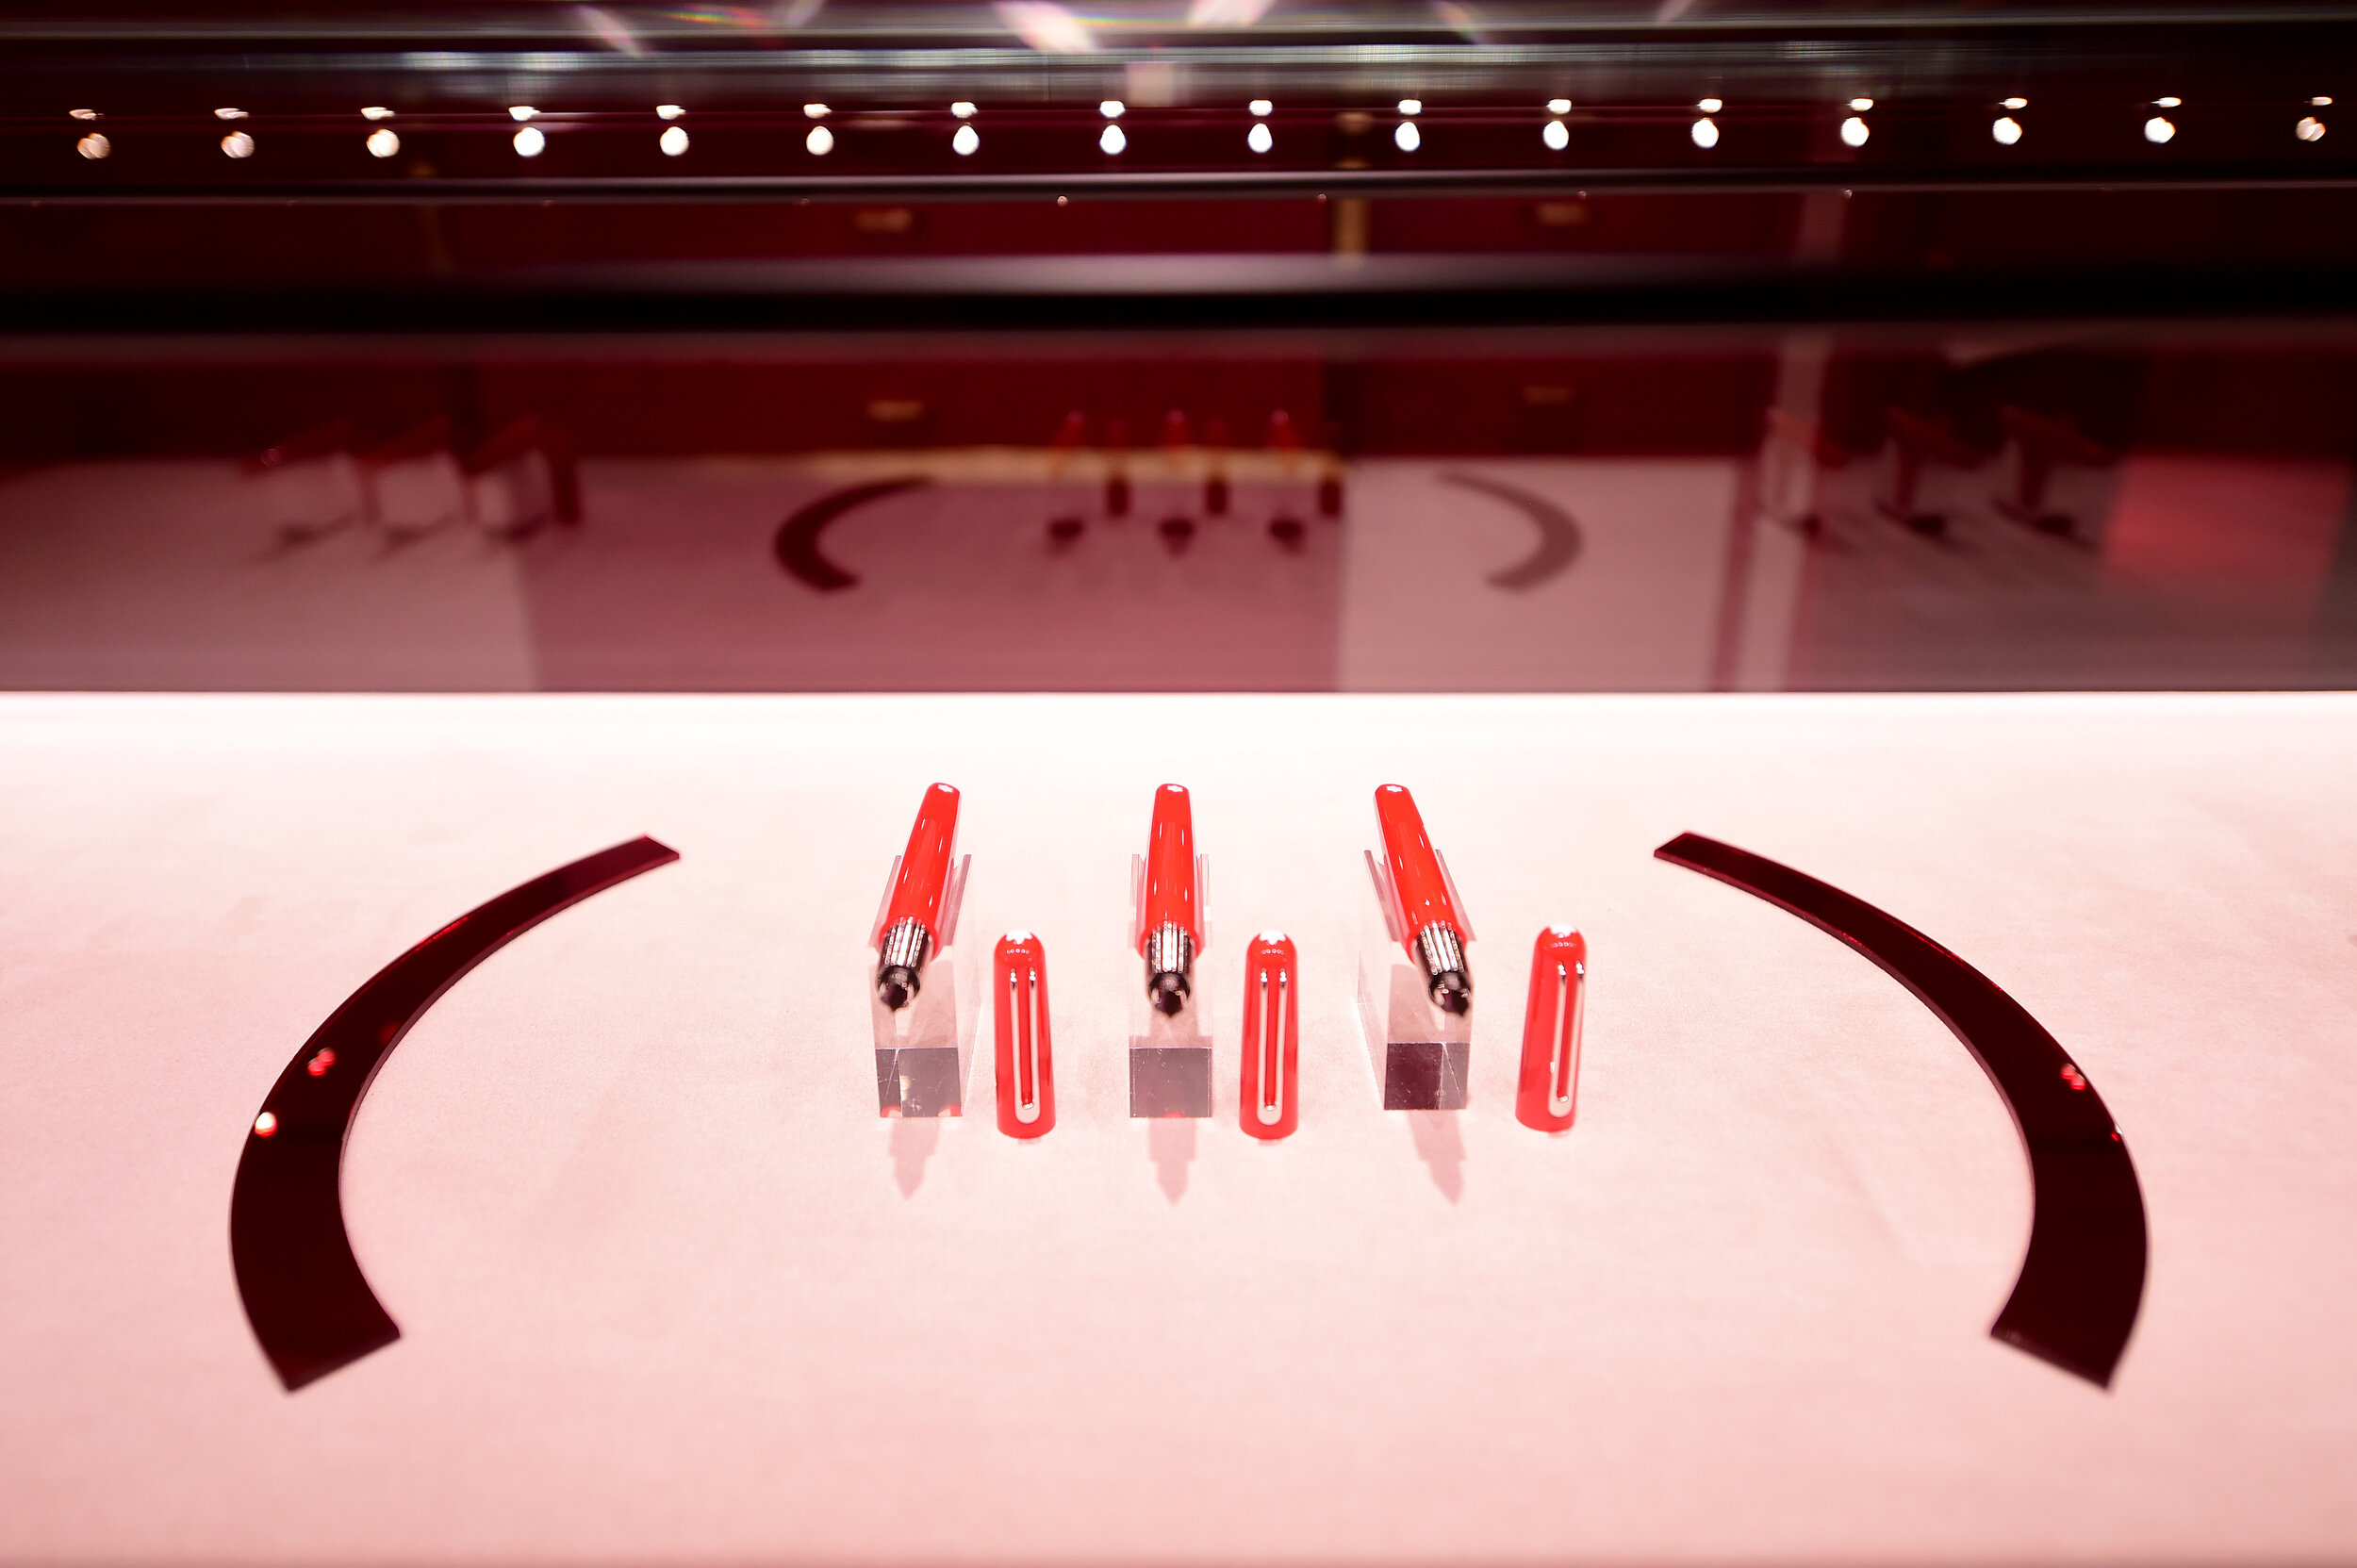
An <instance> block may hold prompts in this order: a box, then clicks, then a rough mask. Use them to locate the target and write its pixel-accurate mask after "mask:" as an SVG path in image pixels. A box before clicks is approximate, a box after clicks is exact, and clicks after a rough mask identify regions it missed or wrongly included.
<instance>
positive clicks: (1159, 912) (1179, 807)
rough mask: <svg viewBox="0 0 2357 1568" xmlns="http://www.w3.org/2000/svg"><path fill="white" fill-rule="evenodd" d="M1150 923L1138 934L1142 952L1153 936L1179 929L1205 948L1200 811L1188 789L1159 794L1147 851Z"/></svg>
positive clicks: (1145, 909) (1179, 786)
mask: <svg viewBox="0 0 2357 1568" xmlns="http://www.w3.org/2000/svg"><path fill="white" fill-rule="evenodd" d="M1143 914H1144V915H1145V922H1144V925H1143V926H1142V928H1141V929H1140V931H1139V932H1138V951H1140V952H1141V953H1142V952H1144V951H1145V950H1146V934H1147V933H1149V932H1154V931H1159V930H1161V929H1162V927H1163V926H1165V925H1175V926H1178V927H1179V928H1181V929H1182V930H1184V931H1185V932H1186V933H1187V934H1188V935H1189V936H1190V937H1192V938H1193V939H1194V941H1195V947H1196V948H1197V949H1200V948H1201V947H1202V946H1203V924H1202V911H1201V909H1200V907H1199V906H1198V901H1197V899H1196V893H1195V808H1194V805H1193V803H1192V802H1191V801H1189V799H1188V797H1187V791H1186V786H1185V785H1183V784H1164V785H1162V787H1161V788H1160V789H1158V790H1156V791H1155V792H1154V825H1153V828H1152V829H1151V831H1150V832H1149V834H1148V835H1147V839H1146V902H1145V905H1144V907H1143Z"/></svg>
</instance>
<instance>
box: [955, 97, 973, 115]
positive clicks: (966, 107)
mask: <svg viewBox="0 0 2357 1568" xmlns="http://www.w3.org/2000/svg"><path fill="white" fill-rule="evenodd" d="M949 112H950V113H951V114H954V115H956V116H957V117H958V118H959V119H961V120H971V119H973V118H974V106H973V105H972V104H969V103H967V102H966V101H965V100H964V99H963V98H961V99H959V100H958V101H957V102H956V103H954V104H951V105H950V106H949Z"/></svg>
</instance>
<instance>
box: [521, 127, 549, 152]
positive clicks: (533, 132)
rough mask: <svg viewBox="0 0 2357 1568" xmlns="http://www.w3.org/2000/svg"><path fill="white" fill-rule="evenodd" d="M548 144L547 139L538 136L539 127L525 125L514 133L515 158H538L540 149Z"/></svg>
mask: <svg viewBox="0 0 2357 1568" xmlns="http://www.w3.org/2000/svg"><path fill="white" fill-rule="evenodd" d="M548 144H549V139H548V138H547V137H545V136H543V135H541V134H540V127H539V126H537V125H526V126H525V127H524V128H523V129H522V130H519V131H518V132H517V133H516V156H517V157H539V156H540V151H541V149H542V148H544V147H546V146H547V145H548Z"/></svg>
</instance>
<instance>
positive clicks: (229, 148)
mask: <svg viewBox="0 0 2357 1568" xmlns="http://www.w3.org/2000/svg"><path fill="white" fill-rule="evenodd" d="M221 150H222V151H223V152H224V153H227V154H228V155H229V156H230V157H253V156H254V139H253V138H252V137H250V136H248V135H246V134H245V132H243V131H231V132H230V133H229V134H228V135H227V136H224V137H223V138H222V139H221Z"/></svg>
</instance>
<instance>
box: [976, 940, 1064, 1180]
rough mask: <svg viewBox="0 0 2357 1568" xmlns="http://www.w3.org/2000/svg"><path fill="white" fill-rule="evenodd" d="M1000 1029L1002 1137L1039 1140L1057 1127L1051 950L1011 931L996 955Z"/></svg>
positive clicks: (997, 1040)
mask: <svg viewBox="0 0 2357 1568" xmlns="http://www.w3.org/2000/svg"><path fill="white" fill-rule="evenodd" d="M991 959H992V966H993V968H994V970H995V972H996V975H997V979H996V982H994V985H993V989H994V990H995V991H996V992H997V1003H996V1006H997V1023H998V1029H997V1035H996V1036H995V1039H994V1044H995V1047H996V1049H995V1052H994V1055H995V1058H996V1065H997V1080H998V1131H1001V1132H1004V1133H1005V1134H1006V1135H1007V1136H1008V1137H1010V1138H1036V1137H1039V1136H1041V1135H1042V1134H1044V1133H1046V1132H1047V1131H1048V1130H1049V1129H1050V1128H1052V1127H1054V1126H1055V1125H1056V1061H1055V1052H1054V1048H1053V1043H1052V1042H1051V1041H1050V1039H1049V1038H1048V1032H1047V949H1046V948H1045V947H1043V946H1041V944H1040V939H1039V938H1038V937H1036V936H1034V935H1032V934H1031V933H1030V932H1028V931H1011V932H1009V933H1007V934H1006V935H1004V936H1002V937H1000V938H999V939H998V946H997V948H996V949H993V951H992V955H991Z"/></svg>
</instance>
